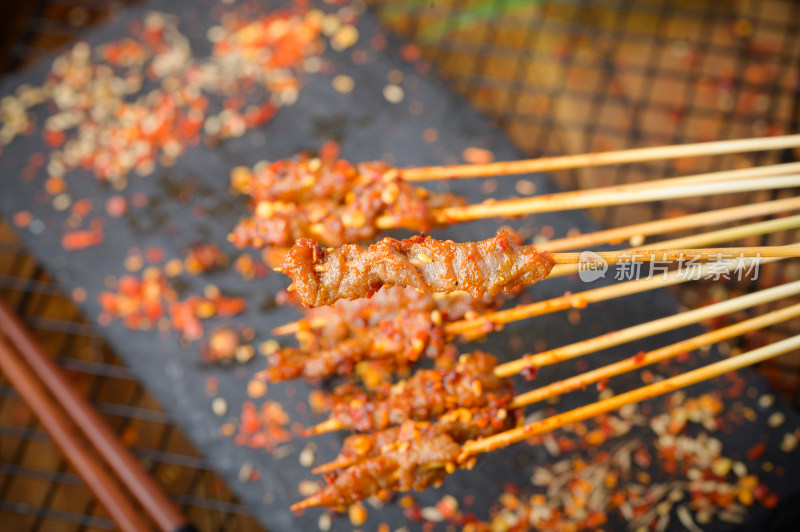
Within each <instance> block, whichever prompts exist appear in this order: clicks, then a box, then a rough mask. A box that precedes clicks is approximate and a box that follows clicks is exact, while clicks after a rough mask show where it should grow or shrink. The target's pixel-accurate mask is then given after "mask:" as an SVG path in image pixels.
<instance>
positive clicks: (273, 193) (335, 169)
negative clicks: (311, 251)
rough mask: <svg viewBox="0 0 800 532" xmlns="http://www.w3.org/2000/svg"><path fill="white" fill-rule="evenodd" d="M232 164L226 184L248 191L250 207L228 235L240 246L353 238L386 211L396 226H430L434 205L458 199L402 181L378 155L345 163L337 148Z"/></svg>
mask: <svg viewBox="0 0 800 532" xmlns="http://www.w3.org/2000/svg"><path fill="white" fill-rule="evenodd" d="M237 170H239V172H238V173H235V174H234V176H233V178H234V179H233V186H234V188H236V189H238V190H239V191H241V192H244V193H247V194H249V195H250V197H251V200H252V206H253V215H252V216H251V217H249V218H246V219H244V220H242V221H241V222H239V224H238V225H237V226H236V228H235V229H234V230H233V232H232V233H231V235H230V240H231V241H232V242H233V243H234V244H235V245H236V246H237V247H240V248H243V247H245V246H248V245H249V246H253V247H257V248H260V247H263V246H265V245H278V246H280V245H287V246H288V245H291V243H292V242H294V241H295V240H296V239H298V238H302V237H313V238H317V239H319V240H320V241H321V242H323V243H325V244H326V245H331V246H340V245H342V244H345V243H348V242H358V241H361V240H365V239H368V238H371V237H373V236H375V235H376V234H377V233H378V232H379V231H380V230H379V228H378V227H377V225H376V220H377V219H378V218H379V217H381V216H387V217H390V218H392V221H393V225H394V226H395V227H398V228H400V227H402V228H406V229H411V230H413V231H430V230H431V228H432V227H433V226H434V225H435V217H434V210H435V209H437V208H440V207H444V206H453V205H461V204H463V203H464V200H463V198H460V197H458V196H454V195H452V194H437V193H433V192H430V191H428V190H426V189H424V188H421V187H416V186H413V185H410V184H409V183H407V182H404V181H403V180H402V179H399V178H398V172H397V171H396V170H395V169H393V168H392V167H391V166H389V165H388V164H386V163H384V162H380V161H376V162H366V163H359V164H352V163H350V162H347V161H344V160H341V159H338V158H337V154H336V153H327V154H323V155H322V156H321V157H311V156H309V155H298V156H296V157H294V158H293V159H287V160H282V161H277V162H274V163H271V164H262V165H258V166H257V167H256V168H255V169H254V170H253V171H252V172H248V171H247V169H243V168H239V169H237ZM243 173H244V175H243Z"/></svg>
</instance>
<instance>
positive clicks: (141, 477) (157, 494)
mask: <svg viewBox="0 0 800 532" xmlns="http://www.w3.org/2000/svg"><path fill="white" fill-rule="evenodd" d="M0 334H2V336H5V338H6V339H7V340H8V342H9V343H11V344H13V346H14V347H15V348H16V350H17V351H18V353H19V355H16V353H14V352H13V351H12V350H11V349H10V348H9V346H8V345H7V344H6V345H3V346H2V347H3V349H2V353H1V354H2V357H1V358H2V359H3V370H4V371H5V372H6V373H7V374H9V379H11V380H12V382H13V383H14V385H15V388H17V390H18V391H19V392H20V395H22V396H23V398H24V399H25V401H26V403H28V404H29V405H30V406H31V408H32V409H33V410H34V413H36V415H37V417H39V418H40V419H42V415H40V413H39V412H43V413H44V415H45V416H49V418H48V419H50V418H52V417H53V416H54V415H55V412H57V408H56V407H54V406H53V404H52V403H53V399H52V398H50V397H49V396H48V395H47V393H46V392H45V391H44V390H45V389H47V390H49V391H50V392H51V393H52V395H53V396H54V397H55V400H56V402H57V403H58V404H60V405H61V406H62V407H63V411H64V412H65V414H64V415H66V416H67V418H68V419H70V420H71V421H72V422H73V423H74V424H75V425H76V427H77V428H78V429H79V430H80V432H82V433H83V435H84V436H85V438H86V440H87V441H88V442H89V443H90V444H91V446H92V447H93V450H94V451H95V452H96V453H97V454H98V455H100V457H101V458H102V460H103V461H104V462H105V464H101V466H100V470H101V471H102V472H103V479H102V480H103V482H102V483H100V484H95V487H97V488H99V489H100V491H101V492H102V494H98V493H97V492H96V491H95V488H93V487H92V486H90V488H91V489H92V491H93V492H94V493H95V496H97V497H98V500H100V502H101V504H103V506H105V507H106V509H107V510H109V514H110V515H111V516H112V518H114V519H115V520H116V519H117V517H116V516H115V512H116V511H117V510H119V511H120V512H121V513H120V515H119V518H121V519H125V520H127V517H128V514H127V513H126V512H127V505H129V504H130V503H129V501H128V499H129V497H128V496H127V495H124V496H123V497H124V500H125V504H123V503H120V502H119V501H117V500H116V499H115V497H116V496H117V491H118V490H116V491H115V490H111V491H110V492H109V493H110V494H107V493H106V491H104V490H105V489H106V488H105V485H106V484H107V483H109V482H111V483H112V484H114V481H113V480H111V479H112V477H111V475H110V474H109V473H108V471H107V470H109V469H110V471H111V472H112V473H113V474H115V475H116V477H117V478H118V480H119V482H120V483H121V484H122V485H123V486H125V488H127V489H128V490H129V491H130V494H131V495H133V498H134V499H135V500H136V501H137V502H138V503H139V504H141V506H142V507H143V508H144V510H145V511H146V513H147V514H148V515H149V516H150V518H151V519H152V520H153V522H154V523H155V524H156V525H157V527H158V529H159V530H162V531H164V532H177V531H181V532H189V531H191V530H195V529H194V527H193V526H192V525H191V524H190V523H189V521H188V519H187V518H186V517H185V516H184V515H183V514H182V513H181V511H180V510H179V509H178V507H177V506H176V505H175V504H174V503H173V502H172V500H170V498H169V496H168V495H167V494H166V492H165V491H164V489H163V488H162V487H161V485H160V484H158V483H157V482H156V481H155V480H154V479H153V477H151V476H150V475H149V474H148V473H147V472H146V471H145V470H144V469H143V468H142V466H141V464H140V463H139V461H138V460H137V459H136V457H135V456H134V455H133V454H132V453H131V451H130V450H129V449H128V448H127V447H125V446H124V445H123V444H122V442H120V440H119V439H118V438H117V436H116V435H115V434H114V432H113V431H112V429H111V427H110V426H109V425H108V424H107V423H106V422H105V420H103V418H102V417H100V415H99V414H98V413H97V412H96V411H95V409H94V408H93V407H92V405H91V404H90V403H89V402H88V401H87V400H86V399H85V398H84V397H83V396H82V395H80V394H79V393H78V392H76V391H75V389H74V388H73V387H72V386H71V385H70V384H69V383H68V382H67V380H66V379H65V378H64V376H63V373H62V372H61V370H60V369H59V368H58V367H57V366H56V365H55V363H54V362H53V361H52V360H51V359H50V357H49V356H48V355H47V354H46V353H45V352H44V350H43V349H42V347H41V345H39V343H38V342H37V341H36V339H35V338H34V337H33V335H32V334H31V333H30V331H28V329H27V328H26V327H25V326H24V325H23V324H22V322H21V321H20V320H19V318H18V317H17V316H16V314H15V313H14V312H13V311H12V310H11V309H10V308H9V307H8V306H7V305H6V304H5V303H4V302H3V301H2V300H0ZM20 357H21V358H22V359H24V360H25V362H27V364H28V365H29V366H30V369H27V368H25V363H24V362H22V360H19V358H20ZM6 365H9V367H11V370H12V371H14V375H15V376H17V377H16V379H13V378H12V377H11V372H9V371H7V370H6V367H5V366H6ZM31 370H32V371H31ZM37 377H38V378H37ZM48 405H49V406H48ZM50 423H51V425H52V426H53V428H54V430H53V431H51V430H50V428H49V426H48V425H47V424H45V422H44V421H43V422H42V424H44V425H45V428H47V429H48V432H50V433H51V434H52V435H53V439H54V440H55V442H56V444H58V445H59V447H61V449H62V451H63V452H64V453H65V455H67V459H68V460H69V461H70V462H71V463H73V465H75V463H74V460H76V459H78V460H85V459H82V458H81V456H82V455H81V454H80V453H81V449H80V448H77V450H76V447H75V445H74V444H73V443H69V442H68V443H67V445H68V447H67V448H65V447H64V446H63V445H62V442H61V438H62V436H63V433H64V423H65V422H64V421H52V422H50ZM69 435H70V436H73V435H75V431H74V430H71V429H70V430H69ZM70 441H72V440H70ZM83 447H84V448H85V446H83ZM74 453H78V454H74ZM89 456H90V457H91V458H92V459H93V458H94V457H93V456H92V455H91V454H90V455H89ZM81 463H83V462H81ZM85 467H86V468H87V469H85V470H86V472H87V474H94V473H93V472H94V467H95V466H94V465H87V466H85ZM76 469H79V472H81V476H83V472H82V470H81V469H80V468H78V466H77V465H76ZM98 482H99V481H98ZM88 483H89V482H88V481H87V484H88ZM114 485H115V486H116V484H114ZM101 495H102V497H101ZM106 499H108V500H107V501H106ZM104 501H105V502H104ZM107 503H108V504H111V505H112V506H108V504H107ZM140 515H141V511H139V510H136V518H138V519H139V520H140V521H141V517H140ZM117 524H118V525H119V526H120V528H123V526H122V524H120V523H117ZM130 524H140V523H134V522H133V521H131V523H130ZM150 529H151V528H150V527H149V526H147V528H126V529H125V530H150Z"/></svg>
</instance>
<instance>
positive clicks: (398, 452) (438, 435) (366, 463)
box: [292, 408, 519, 510]
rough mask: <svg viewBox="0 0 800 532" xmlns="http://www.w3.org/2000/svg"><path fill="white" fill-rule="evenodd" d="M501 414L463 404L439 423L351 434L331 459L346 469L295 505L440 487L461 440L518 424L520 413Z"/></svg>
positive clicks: (338, 504)
mask: <svg viewBox="0 0 800 532" xmlns="http://www.w3.org/2000/svg"><path fill="white" fill-rule="evenodd" d="M502 411H503V412H506V411H505V410H502ZM498 412H499V411H498V410H496V409H492V408H484V409H481V410H477V411H475V412H474V413H471V412H470V411H469V410H468V409H464V408H462V409H456V410H453V411H452V412H449V413H448V414H446V415H445V416H443V417H442V418H440V419H439V420H437V421H436V422H435V423H428V422H420V421H412V420H406V421H404V422H403V424H401V425H400V426H396V427H391V428H388V429H384V430H380V431H377V432H373V433H371V434H356V435H353V436H349V437H348V438H346V439H345V442H344V445H343V447H342V451H341V453H340V454H339V457H338V458H337V459H336V460H335V461H334V462H332V463H331V465H333V466H337V465H339V466H341V470H339V471H335V472H333V473H330V474H328V475H327V476H326V480H327V482H328V483H327V485H326V486H325V487H324V488H322V489H321V490H320V491H318V492H317V493H315V494H314V495H312V496H310V497H308V498H307V499H305V500H303V501H301V502H299V503H297V504H295V505H293V506H292V509H293V510H299V509H303V508H308V507H311V506H327V507H329V508H335V509H343V508H344V507H346V506H347V505H349V504H352V503H354V502H356V501H359V500H362V499H365V498H367V497H369V496H371V495H376V494H379V493H381V492H384V491H389V490H392V491H409V490H412V489H413V490H423V489H425V488H427V487H428V486H437V485H439V484H440V483H441V482H442V481H443V480H444V478H445V477H446V476H447V475H448V474H449V473H452V472H453V471H455V469H456V468H457V467H459V465H460V464H459V463H458V458H459V455H460V453H461V444H462V443H464V442H466V441H468V440H471V439H476V438H480V437H486V436H490V435H492V434H496V433H498V432H502V431H504V430H508V429H510V428H513V427H514V426H515V425H516V423H517V420H518V419H519V412H517V411H514V412H510V413H508V415H498ZM467 414H469V415H467ZM468 466H469V465H468ZM326 469H327V470H328V471H333V469H332V468H326Z"/></svg>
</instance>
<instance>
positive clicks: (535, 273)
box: [281, 231, 554, 307]
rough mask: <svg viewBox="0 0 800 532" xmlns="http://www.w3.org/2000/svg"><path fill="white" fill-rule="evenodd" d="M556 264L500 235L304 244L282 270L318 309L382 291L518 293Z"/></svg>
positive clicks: (306, 302)
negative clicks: (386, 288)
mask: <svg viewBox="0 0 800 532" xmlns="http://www.w3.org/2000/svg"><path fill="white" fill-rule="evenodd" d="M553 264H554V262H553V259H552V258H551V257H550V255H549V254H548V253H546V252H545V253H539V252H537V251H536V249H535V248H533V247H532V246H520V245H519V244H518V243H517V242H516V238H515V237H514V235H512V234H510V233H507V232H506V231H498V233H497V235H496V236H495V237H494V238H490V239H487V240H483V241H481V242H464V243H456V242H453V241H451V240H444V241H442V240H435V239H433V238H431V237H423V236H418V237H414V238H410V239H406V240H396V239H394V238H384V239H383V240H381V241H379V242H377V243H376V244H373V245H372V246H369V248H363V247H360V246H358V245H355V244H347V245H344V246H342V247H339V248H326V249H322V248H320V247H319V246H318V245H317V243H316V242H314V241H312V240H309V239H302V238H301V239H299V240H297V242H296V243H295V245H294V246H293V247H292V248H291V249H290V250H289V251H288V252H287V253H286V255H285V257H284V259H283V263H282V265H281V268H282V270H283V272H284V273H285V274H287V275H288V276H289V277H291V279H292V281H293V283H292V287H293V289H294V290H295V291H296V292H297V294H298V296H299V298H300V300H301V301H302V302H303V304H304V305H306V306H308V307H317V306H322V305H330V304H332V303H334V302H336V301H338V300H339V299H358V298H362V297H370V296H371V295H372V294H374V293H375V292H376V291H377V290H378V289H379V288H381V287H382V286H407V287H411V288H414V289H416V290H418V291H420V292H426V293H436V292H438V293H450V292H454V291H458V290H463V291H466V292H468V293H469V294H471V295H472V296H473V297H475V298H481V297H483V296H484V295H485V294H488V295H495V294H498V293H499V292H501V291H503V292H505V293H513V292H514V291H515V290H516V289H517V288H518V287H520V286H523V285H529V284H533V283H536V282H537V281H540V280H542V279H544V278H546V277H547V276H548V275H549V273H550V270H551V269H552V268H553Z"/></svg>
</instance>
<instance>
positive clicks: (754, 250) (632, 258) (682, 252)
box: [550, 246, 800, 264]
mask: <svg viewBox="0 0 800 532" xmlns="http://www.w3.org/2000/svg"><path fill="white" fill-rule="evenodd" d="M550 256H551V257H552V258H553V261H554V262H555V263H556V264H577V263H579V262H584V261H585V259H584V255H583V253H552V254H551V255H550ZM594 256H595V257H597V258H599V259H602V260H604V261H606V262H607V263H608V264H617V263H620V262H650V261H653V260H656V261H659V260H660V261H670V262H674V261H680V260H686V259H691V260H719V259H730V258H755V257H763V258H772V257H800V246H791V247H786V246H761V247H741V248H696V249H666V248H635V249H634V250H630V251H629V250H626V249H623V250H620V251H600V252H597V253H594Z"/></svg>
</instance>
